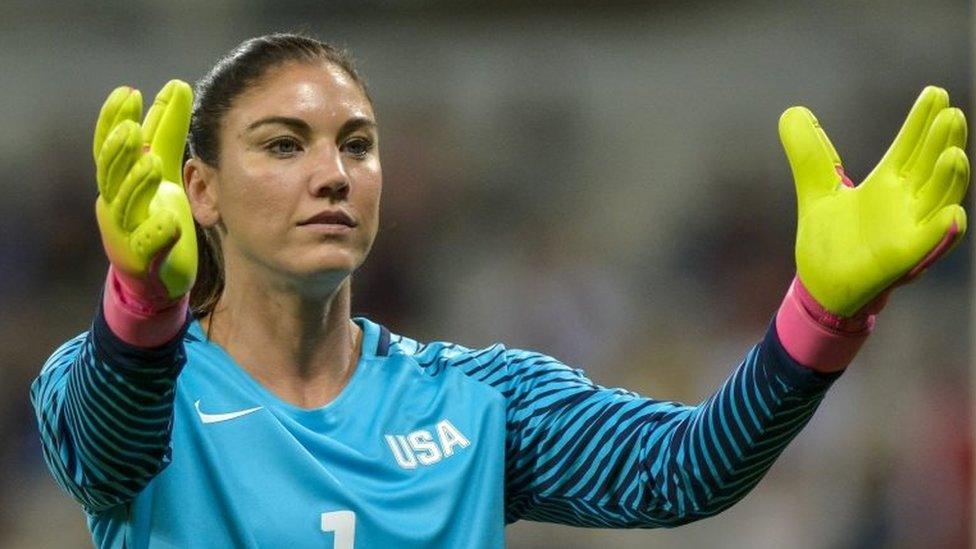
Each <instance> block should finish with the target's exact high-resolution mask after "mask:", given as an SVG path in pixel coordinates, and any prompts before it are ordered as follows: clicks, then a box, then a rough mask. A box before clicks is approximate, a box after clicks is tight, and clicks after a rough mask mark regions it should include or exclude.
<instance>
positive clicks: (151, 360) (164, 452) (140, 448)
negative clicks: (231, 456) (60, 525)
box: [30, 306, 190, 514]
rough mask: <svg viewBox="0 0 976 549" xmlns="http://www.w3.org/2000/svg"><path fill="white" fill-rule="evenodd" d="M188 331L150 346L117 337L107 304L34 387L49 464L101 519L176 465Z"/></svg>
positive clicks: (33, 400) (54, 358)
mask: <svg viewBox="0 0 976 549" xmlns="http://www.w3.org/2000/svg"><path fill="white" fill-rule="evenodd" d="M189 319H190V318H189V316H188V318H187V322H186V323H185V325H184V327H183V329H182V330H181V331H180V333H179V334H178V335H177V336H176V337H175V338H174V339H173V340H172V341H170V342H169V343H166V344H165V345H162V346H160V347H155V348H151V349H142V348H138V347H133V346H131V345H129V344H127V343H125V342H124V341H122V340H121V339H119V338H117V337H116V336H115V335H114V334H113V333H112V332H111V330H110V329H109V327H108V324H106V322H105V317H104V314H103V311H102V309H101V306H99V309H98V312H97V313H96V315H95V320H94V322H93V323H92V327H91V330H89V331H87V332H84V333H82V334H80V335H78V336H76V337H75V338H73V339H71V340H70V341H68V342H67V343H65V344H63V345H61V346H60V347H59V348H58V349H57V350H56V351H55V352H54V353H53V354H52V355H51V356H50V358H48V360H47V361H46V363H45V364H44V366H43V368H42V369H41V372H40V374H39V375H38V376H37V378H36V379H35V380H34V382H33V383H32V384H31V388H30V399H31V403H32V404H33V406H34V411H35V413H36V415H37V423H38V428H39V430H40V434H41V446H42V450H43V453H44V460H45V462H46V463H47V466H48V468H49V469H50V471H51V474H52V475H53V476H54V480H55V481H56V482H57V483H58V485H59V486H61V488H62V489H64V490H65V491H67V492H68V493H69V494H70V495H71V496H72V497H73V498H74V499H75V500H76V501H78V502H79V503H80V504H81V505H82V507H83V508H84V509H85V511H86V512H88V513H89V514H94V513H97V512H100V511H103V510H106V509H109V508H111V507H113V506H115V505H118V504H120V503H124V502H127V501H130V500H132V499H133V498H134V497H135V496H136V494H138V493H139V491H140V490H142V488H143V487H145V485H146V484H147V483H148V482H149V481H150V480H151V479H152V478H153V477H154V476H155V475H156V474H158V473H159V472H160V471H161V470H163V468H164V467H166V465H167V464H168V463H169V460H170V455H171V448H170V432H171V431H170V430H171V427H172V416H173V398H174V394H175V385H176V377H177V375H179V372H180V370H181V369H182V367H183V364H184V363H185V361H186V357H185V350H184V347H183V335H184V334H185V333H186V329H187V327H188V326H189Z"/></svg>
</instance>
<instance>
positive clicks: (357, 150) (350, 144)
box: [345, 137, 373, 157]
mask: <svg viewBox="0 0 976 549" xmlns="http://www.w3.org/2000/svg"><path fill="white" fill-rule="evenodd" d="M345 149H346V150H347V151H349V152H350V153H352V155H353V156H358V157H363V156H366V153H368V152H369V151H370V150H372V149H373V142H372V141H370V140H369V139H365V138H362V137H360V138H356V139H350V140H349V141H346V145H345Z"/></svg>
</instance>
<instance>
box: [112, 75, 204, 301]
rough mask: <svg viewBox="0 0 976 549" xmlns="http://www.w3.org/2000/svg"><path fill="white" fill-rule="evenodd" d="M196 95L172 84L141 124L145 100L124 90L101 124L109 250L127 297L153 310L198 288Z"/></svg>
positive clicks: (182, 85)
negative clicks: (188, 150) (188, 188)
mask: <svg viewBox="0 0 976 549" xmlns="http://www.w3.org/2000/svg"><path fill="white" fill-rule="evenodd" d="M192 102H193V93H192V91H191V90H190V86H189V85H188V84H187V83H186V82H182V81H180V80H171V81H170V82H169V83H167V84H166V86H164V87H163V89H162V90H160V92H159V94H158V95H157V96H156V100H155V102H154V103H153V105H152V107H151V108H150V109H149V112H148V113H147V115H146V119H145V122H143V124H142V125H141V126H140V125H139V123H138V120H139V118H140V117H141V116H142V95H141V94H140V93H139V90H136V89H133V88H130V87H127V86H122V87H119V88H116V89H115V90H114V91H112V93H111V94H110V95H109V97H108V99H107V100H106V101H105V104H104V105H103V106H102V110H101V113H100V114H99V117H98V123H97V125H96V127H95V140H94V149H93V153H94V156H95V165H96V168H97V178H98V190H99V196H98V199H97V200H96V202H95V212H96V215H97V217H98V228H99V230H100V232H101V235H102V245H103V246H104V247H105V253H106V255H108V258H109V261H110V262H111V268H110V269H111V270H114V271H115V274H116V275H117V276H118V281H119V283H120V284H121V286H122V287H121V290H122V291H123V293H124V294H125V296H124V297H126V298H127V299H129V300H131V301H135V302H138V303H139V304H140V306H142V307H143V308H148V309H152V308H153V306H157V305H162V304H165V303H167V302H171V301H172V300H175V299H178V298H180V297H182V296H184V295H185V294H187V293H188V292H189V291H190V289H191V288H192V287H193V282H194V280H195V278H196V273H197V240H196V231H195V229H194V225H193V216H192V214H191V213H190V203H189V201H188V200H187V197H186V193H185V192H184V190H183V175H182V172H183V169H182V168H183V149H184V146H185V144H186V137H187V131H188V129H189V125H190V112H191V108H192Z"/></svg>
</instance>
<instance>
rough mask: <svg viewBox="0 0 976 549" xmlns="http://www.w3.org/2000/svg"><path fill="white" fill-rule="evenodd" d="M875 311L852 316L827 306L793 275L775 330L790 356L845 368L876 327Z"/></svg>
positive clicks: (824, 368)
mask: <svg viewBox="0 0 976 549" xmlns="http://www.w3.org/2000/svg"><path fill="white" fill-rule="evenodd" d="M874 321H875V315H874V314H870V313H867V312H864V313H863V314H859V315H856V316H854V317H850V318H844V317H839V316H837V315H834V314H833V313H830V312H829V311H827V310H826V309H824V308H823V307H822V306H821V305H820V304H819V303H817V301H816V299H814V298H813V296H811V295H810V292H808V291H807V289H806V288H804V287H803V284H802V283H801V282H800V279H799V277H794V278H793V282H792V283H791V284H790V288H789V290H788V291H787V292H786V297H785V298H784V299H783V302H782V304H781V305H780V307H779V311H777V313H776V333H777V335H778V336H779V339H780V343H782V345H783V348H784V349H785V350H786V352H787V354H789V355H790V357H791V358H792V359H793V360H795V361H797V362H799V363H800V364H802V365H804V366H806V367H808V368H810V369H813V370H817V371H820V372H835V371H838V370H843V369H844V368H846V367H847V365H848V364H850V362H851V360H853V359H854V355H856V354H857V351H858V350H859V349H860V348H861V345H862V344H864V342H865V341H866V340H867V337H868V335H870V333H871V331H872V330H873V329H874Z"/></svg>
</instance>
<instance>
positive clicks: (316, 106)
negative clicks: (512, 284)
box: [228, 62, 373, 126]
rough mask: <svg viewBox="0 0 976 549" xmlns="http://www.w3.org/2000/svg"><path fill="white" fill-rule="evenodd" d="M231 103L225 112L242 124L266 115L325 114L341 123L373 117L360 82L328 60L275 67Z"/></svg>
mask: <svg viewBox="0 0 976 549" xmlns="http://www.w3.org/2000/svg"><path fill="white" fill-rule="evenodd" d="M234 103H235V104H234V105H233V107H232V108H231V112H229V113H228V114H229V115H230V116H231V117H232V118H235V119H236V121H237V122H238V124H243V125H244V126H247V125H248V124H249V123H250V121H253V120H255V119H259V118H262V117H265V116H269V115H279V116H293V117H302V118H306V117H308V118H312V119H313V120H315V119H321V118H323V117H324V118H326V119H337V120H338V119H341V121H340V123H341V122H344V121H345V120H346V119H348V118H369V119H372V118H373V109H372V106H371V105H370V103H369V99H367V97H366V94H365V93H363V90H362V88H361V87H360V85H359V83H358V82H356V80H355V79H353V78H352V77H351V76H350V75H349V74H348V73H346V71H344V70H343V69H341V68H340V67H338V66H336V65H333V64H332V63H328V62H321V63H308V62H304V63H287V64H285V65H283V66H281V67H276V68H274V69H272V70H270V71H268V73H267V74H265V75H264V77H263V78H261V79H260V80H258V81H257V82H255V83H254V84H252V85H251V86H250V87H249V88H248V90H247V91H246V92H245V93H242V94H241V95H240V97H239V98H238V101H235V102H234ZM313 120H309V122H312V121H313ZM235 125H237V124H235Z"/></svg>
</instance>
